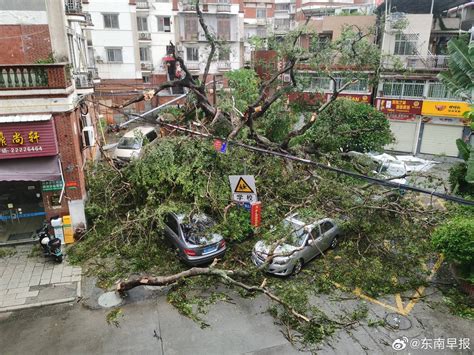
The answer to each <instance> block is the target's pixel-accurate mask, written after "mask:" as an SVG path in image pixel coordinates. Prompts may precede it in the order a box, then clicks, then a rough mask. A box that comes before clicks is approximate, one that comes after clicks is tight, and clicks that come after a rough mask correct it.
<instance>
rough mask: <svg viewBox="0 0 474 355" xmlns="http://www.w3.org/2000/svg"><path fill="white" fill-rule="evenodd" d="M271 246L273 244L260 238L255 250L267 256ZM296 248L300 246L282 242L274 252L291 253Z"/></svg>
mask: <svg viewBox="0 0 474 355" xmlns="http://www.w3.org/2000/svg"><path fill="white" fill-rule="evenodd" d="M270 248H271V244H266V243H265V242H264V241H263V240H260V241H258V242H257V243H256V244H255V247H254V250H255V251H256V252H257V253H259V254H263V256H267V255H268V253H269V252H270ZM295 249H298V247H295V246H293V245H290V244H281V245H279V246H277V247H276V248H275V250H274V254H289V253H291V252H292V251H293V250H295Z"/></svg>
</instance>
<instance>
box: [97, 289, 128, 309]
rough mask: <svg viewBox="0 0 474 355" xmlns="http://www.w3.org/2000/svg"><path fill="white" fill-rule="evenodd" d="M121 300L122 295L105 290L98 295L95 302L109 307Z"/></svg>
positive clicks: (116, 304)
mask: <svg viewBox="0 0 474 355" xmlns="http://www.w3.org/2000/svg"><path fill="white" fill-rule="evenodd" d="M122 301H123V300H122V297H120V296H119V295H118V294H117V293H116V292H106V293H104V294H103V295H101V296H100V297H99V300H98V301H97V302H98V303H99V306H101V307H104V308H111V307H115V306H118V305H119V304H121V303H122Z"/></svg>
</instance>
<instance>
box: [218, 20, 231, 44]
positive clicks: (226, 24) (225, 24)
mask: <svg viewBox="0 0 474 355" xmlns="http://www.w3.org/2000/svg"><path fill="white" fill-rule="evenodd" d="M217 34H218V38H219V39H220V40H224V41H230V18H218V19H217Z"/></svg>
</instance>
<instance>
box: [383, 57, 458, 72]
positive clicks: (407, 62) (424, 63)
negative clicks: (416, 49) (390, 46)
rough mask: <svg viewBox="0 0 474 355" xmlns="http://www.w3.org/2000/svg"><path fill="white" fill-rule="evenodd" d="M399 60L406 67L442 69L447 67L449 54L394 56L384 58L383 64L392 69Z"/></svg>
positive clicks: (413, 68)
mask: <svg viewBox="0 0 474 355" xmlns="http://www.w3.org/2000/svg"><path fill="white" fill-rule="evenodd" d="M399 61H401V63H402V65H403V66H404V68H406V69H412V70H433V71H442V70H446V69H448V62H449V56H447V55H430V56H418V55H409V56H395V58H390V57H389V58H385V59H384V61H383V64H384V66H385V67H386V68H388V69H394V68H395V67H396V66H397V64H396V63H397V62H399Z"/></svg>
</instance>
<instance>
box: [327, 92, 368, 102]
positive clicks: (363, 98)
mask: <svg viewBox="0 0 474 355" xmlns="http://www.w3.org/2000/svg"><path fill="white" fill-rule="evenodd" d="M332 95H333V94H332V93H326V101H329V100H330V99H331V97H332ZM337 98H343V99H349V100H352V101H354V102H360V103H363V104H368V105H370V100H371V98H372V95H371V94H352V93H340V94H339V95H337Z"/></svg>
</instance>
